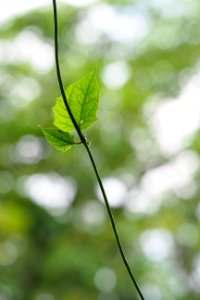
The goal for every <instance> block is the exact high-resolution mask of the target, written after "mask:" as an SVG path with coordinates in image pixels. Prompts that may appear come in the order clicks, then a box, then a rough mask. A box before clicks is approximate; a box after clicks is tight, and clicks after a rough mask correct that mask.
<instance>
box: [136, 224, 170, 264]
mask: <svg viewBox="0 0 200 300" xmlns="http://www.w3.org/2000/svg"><path fill="white" fill-rule="evenodd" d="M140 245H141V248H142V251H143V253H144V255H145V256H146V257H147V258H148V259H149V260H150V261H152V262H161V261H163V260H165V259H167V258H168V257H169V256H170V254H171V253H172V251H173V246H174V243H173V238H172V235H171V233H170V232H169V231H167V230H165V229H152V230H146V231H144V232H143V233H142V234H141V236H140Z"/></svg>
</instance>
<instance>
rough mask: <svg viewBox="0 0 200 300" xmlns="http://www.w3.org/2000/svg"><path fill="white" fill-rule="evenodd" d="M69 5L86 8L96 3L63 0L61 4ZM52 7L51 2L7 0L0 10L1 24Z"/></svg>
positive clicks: (48, 0)
mask: <svg viewBox="0 0 200 300" xmlns="http://www.w3.org/2000/svg"><path fill="white" fill-rule="evenodd" d="M61 2H63V3H68V4H70V5H73V6H84V5H88V4H90V3H93V2H95V0H62V1H59V4H60V3H61ZM47 5H48V6H49V7H50V5H52V2H51V0H19V1H13V0H6V1H4V3H3V5H2V6H1V10H0V22H1V23H2V22H5V21H6V20H8V19H9V18H12V17H15V16H16V15H22V14H24V13H26V12H28V11H30V10H32V9H36V8H40V7H42V6H47Z"/></svg>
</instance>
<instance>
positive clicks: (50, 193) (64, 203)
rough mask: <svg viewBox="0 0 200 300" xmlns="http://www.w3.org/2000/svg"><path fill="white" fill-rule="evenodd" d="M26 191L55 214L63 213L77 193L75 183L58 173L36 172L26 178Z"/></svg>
mask: <svg viewBox="0 0 200 300" xmlns="http://www.w3.org/2000/svg"><path fill="white" fill-rule="evenodd" d="M24 192H25V194H26V195H27V196H29V197H30V198H31V199H32V200H33V201H34V202H36V203H37V204H39V205H41V206H43V207H44V208H46V209H47V210H48V211H49V212H50V213H52V214H53V215H58V214H61V213H63V212H64V211H65V210H66V208H67V207H68V206H69V205H70V204H71V202H72V201H73V198H74V196H75V193H76V189H75V186H74V184H73V183H72V182H71V181H70V180H67V179H66V178H64V177H61V176H60V175H58V174H56V173H50V174H34V175H31V176H29V177H27V178H25V182H24Z"/></svg>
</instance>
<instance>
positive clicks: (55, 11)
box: [52, 0, 145, 300]
mask: <svg viewBox="0 0 200 300" xmlns="http://www.w3.org/2000/svg"><path fill="white" fill-rule="evenodd" d="M52 1H53V11H54V42H55V62H56V72H57V78H58V83H59V87H60V92H61V95H62V98H63V101H64V104H65V107H66V109H67V112H68V113H69V116H70V118H71V120H72V123H73V125H74V127H75V129H76V131H77V134H78V136H79V138H80V140H81V142H82V143H83V145H84V147H85V149H86V151H87V153H88V156H89V159H90V161H91V164H92V167H93V170H94V172H95V175H96V178H97V181H98V184H99V187H100V189H101V192H102V195H103V198H104V201H105V205H106V209H107V212H108V215H109V218H110V222H111V226H112V229H113V232H114V235H115V239H116V242H117V246H118V249H119V252H120V255H121V257H122V260H123V262H124V265H125V267H126V270H127V272H128V274H129V276H130V278H131V280H132V282H133V284H134V286H135V288H136V290H137V292H138V294H139V296H140V298H141V299H142V300H145V299H144V296H143V294H142V292H141V290H140V288H139V286H138V284H137V282H136V279H135V277H134V276H133V274H132V272H131V269H130V267H129V264H128V262H127V260H126V257H125V255H124V252H123V250H122V246H121V242H120V239H119V235H118V232H117V228H116V225H115V221H114V217H113V215H112V212H111V208H110V205H109V202H108V198H107V196H106V192H105V189H104V186H103V183H102V180H101V177H100V175H99V172H98V170H97V167H96V163H95V160H94V158H93V155H92V152H91V150H90V148H89V146H88V142H87V140H86V138H85V136H84V135H83V133H82V131H81V129H80V128H79V125H78V124H77V122H76V120H75V118H74V116H73V114H72V112H71V109H70V106H69V103H68V101H67V98H66V95H65V91H64V88H63V83H62V78H61V74H60V67H59V57H58V25H57V23H58V21H57V7H56V0H52Z"/></svg>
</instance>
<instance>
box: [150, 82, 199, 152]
mask: <svg viewBox="0 0 200 300" xmlns="http://www.w3.org/2000/svg"><path fill="white" fill-rule="evenodd" d="M151 122H152V127H153V131H154V133H155V135H156V138H157V140H158V143H159V145H160V148H161V150H162V151H163V152H164V153H166V154H174V153H176V152H177V151H180V150H181V149H182V148H183V147H185V146H187V145H188V143H189V141H190V138H191V136H192V134H193V133H195V132H196V130H198V129H199V127H200V78H199V77H197V76H196V77H194V78H192V79H191V80H190V81H189V83H188V84H187V85H186V87H185V88H184V89H183V91H182V93H181V94H180V96H179V97H178V99H176V100H174V99H171V100H165V101H163V102H162V103H160V104H159V105H158V106H157V108H156V109H155V112H154V114H153V117H152V119H151Z"/></svg>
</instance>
